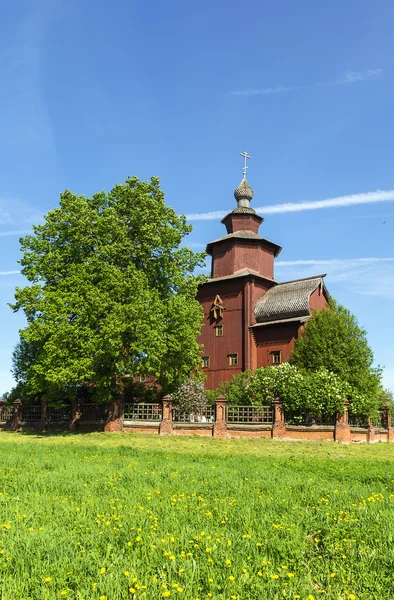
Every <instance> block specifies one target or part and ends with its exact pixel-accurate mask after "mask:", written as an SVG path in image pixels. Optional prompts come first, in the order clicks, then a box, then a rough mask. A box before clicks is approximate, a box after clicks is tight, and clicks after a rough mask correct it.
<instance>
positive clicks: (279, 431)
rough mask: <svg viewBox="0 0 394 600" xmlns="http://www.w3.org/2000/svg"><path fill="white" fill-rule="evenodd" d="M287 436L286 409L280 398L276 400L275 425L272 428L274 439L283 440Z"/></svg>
mask: <svg viewBox="0 0 394 600" xmlns="http://www.w3.org/2000/svg"><path fill="white" fill-rule="evenodd" d="M285 436H286V422H285V409H284V406H283V402H282V400H281V399H280V398H275V400H274V424H273V426H272V437H273V438H281V437H285Z"/></svg>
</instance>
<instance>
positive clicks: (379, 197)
mask: <svg viewBox="0 0 394 600" xmlns="http://www.w3.org/2000/svg"><path fill="white" fill-rule="evenodd" d="M393 201H394V190H376V191H375V192H364V193H360V194H348V195H346V196H337V197H335V198H325V199H324V200H312V201H305V202H285V203H283V204H271V205H268V206H257V207H256V208H255V211H256V212H258V213H263V214H264V215H269V214H271V215H272V214H281V213H289V212H302V211H305V210H319V209H321V208H338V207H342V206H356V205H359V204H376V203H377V202H393ZM228 212H229V211H228V210H216V211H212V212H207V213H192V214H189V215H186V217H187V219H188V220H189V221H205V220H212V219H221V218H223V217H224V216H225V215H226V214H227V213H228Z"/></svg>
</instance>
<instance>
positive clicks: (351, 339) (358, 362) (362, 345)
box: [290, 300, 381, 412]
mask: <svg viewBox="0 0 394 600" xmlns="http://www.w3.org/2000/svg"><path fill="white" fill-rule="evenodd" d="M373 360H374V357H373V353H372V350H371V348H370V347H369V345H368V341H367V336H366V331H365V330H364V329H362V328H361V327H360V326H359V325H358V322H357V319H356V317H355V316H354V315H352V314H351V313H350V311H349V310H348V309H346V308H344V307H343V306H341V305H340V304H338V303H337V302H335V301H334V300H330V303H329V307H328V309H327V310H323V311H318V312H316V313H315V314H314V315H313V317H312V319H310V321H309V322H308V323H307V324H306V326H305V328H304V331H303V333H302V336H301V337H300V338H299V339H298V340H296V342H295V344H294V350H293V354H292V357H291V359H290V363H291V364H292V365H294V366H297V367H299V368H300V369H302V370H304V371H309V372H315V371H318V370H319V369H321V368H325V369H327V371H330V372H331V373H334V374H335V375H337V376H338V377H339V378H340V379H341V380H342V381H344V382H346V383H347V384H349V385H350V386H351V389H350V390H349V396H350V399H352V397H353V400H354V402H352V404H353V408H354V410H355V411H357V412H358V411H361V410H362V411H365V410H368V412H369V411H370V410H373V409H374V407H375V405H376V404H377V396H378V392H379V385H380V378H381V370H380V369H379V368H374V367H373Z"/></svg>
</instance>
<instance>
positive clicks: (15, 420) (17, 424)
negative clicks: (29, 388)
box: [10, 400, 22, 431]
mask: <svg viewBox="0 0 394 600" xmlns="http://www.w3.org/2000/svg"><path fill="white" fill-rule="evenodd" d="M12 404H13V407H14V414H13V415H12V419H11V424H10V429H11V430H12V431H17V430H18V429H20V428H21V422H22V400H15V401H14V402H13V403H12Z"/></svg>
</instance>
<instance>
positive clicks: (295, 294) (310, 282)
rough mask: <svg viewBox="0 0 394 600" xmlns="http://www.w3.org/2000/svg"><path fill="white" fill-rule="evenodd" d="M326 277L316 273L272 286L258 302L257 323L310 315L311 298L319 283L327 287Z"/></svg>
mask: <svg viewBox="0 0 394 600" xmlns="http://www.w3.org/2000/svg"><path fill="white" fill-rule="evenodd" d="M324 277H325V275H316V276H315V277H309V278H306V279H297V280H295V281H286V282H284V283H279V284H278V285H275V286H274V287H272V288H270V289H269V290H268V291H267V292H265V294H264V295H263V296H261V298H259V299H258V300H257V302H256V306H255V309H254V314H255V317H256V321H257V323H268V322H269V323H270V324H271V323H273V322H275V321H284V320H288V319H292V320H295V318H298V317H299V318H302V317H309V316H310V314H311V312H310V308H309V298H310V296H311V294H313V292H314V291H315V290H316V289H317V288H318V287H319V285H321V286H322V287H323V289H325V285H324V281H323V278H324Z"/></svg>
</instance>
